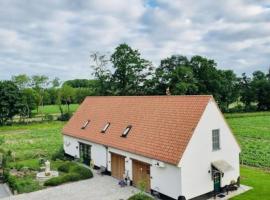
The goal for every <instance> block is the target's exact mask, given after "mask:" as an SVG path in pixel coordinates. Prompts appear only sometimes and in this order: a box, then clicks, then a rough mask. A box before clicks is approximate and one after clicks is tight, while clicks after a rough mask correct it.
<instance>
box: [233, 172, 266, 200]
mask: <svg viewBox="0 0 270 200" xmlns="http://www.w3.org/2000/svg"><path fill="white" fill-rule="evenodd" d="M241 184H244V185H248V186H251V187H253V189H252V190H250V191H248V192H245V193H243V194H241V195H239V196H236V197H234V198H232V200H257V199H258V200H260V199H261V200H270V173H269V172H266V171H262V170H259V169H254V168H250V167H241Z"/></svg>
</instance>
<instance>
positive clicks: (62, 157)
mask: <svg viewBox="0 0 270 200" xmlns="http://www.w3.org/2000/svg"><path fill="white" fill-rule="evenodd" d="M57 159H59V160H65V159H66V158H65V150H64V148H63V147H61V148H60V149H59V150H58V151H57V152H55V153H54V154H53V155H52V160H54V161H55V160H57Z"/></svg>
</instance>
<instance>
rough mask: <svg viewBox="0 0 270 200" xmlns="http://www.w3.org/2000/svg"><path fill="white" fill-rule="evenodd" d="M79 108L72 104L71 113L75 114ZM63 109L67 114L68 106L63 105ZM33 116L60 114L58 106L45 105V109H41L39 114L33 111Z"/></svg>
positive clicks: (70, 106)
mask: <svg viewBox="0 0 270 200" xmlns="http://www.w3.org/2000/svg"><path fill="white" fill-rule="evenodd" d="M78 107H79V104H70V105H69V109H70V112H75V111H76V110H77V108H78ZM62 108H63V109H64V111H65V112H67V110H68V108H67V106H66V105H63V106H62ZM32 112H33V114H41V113H43V114H58V113H60V110H59V107H58V105H45V106H44V107H39V112H38V113H37V110H33V111H32Z"/></svg>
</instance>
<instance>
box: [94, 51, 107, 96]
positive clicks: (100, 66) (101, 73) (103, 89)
mask: <svg viewBox="0 0 270 200" xmlns="http://www.w3.org/2000/svg"><path fill="white" fill-rule="evenodd" d="M90 58H91V61H92V63H91V67H92V69H93V70H94V72H93V73H92V75H94V77H95V78H96V80H97V84H96V91H95V93H96V95H103V96H104V95H108V94H110V93H111V92H110V88H111V86H110V80H111V72H110V70H108V69H107V65H108V63H109V59H108V58H107V56H106V55H105V54H100V53H98V52H95V53H92V54H91V55H90Z"/></svg>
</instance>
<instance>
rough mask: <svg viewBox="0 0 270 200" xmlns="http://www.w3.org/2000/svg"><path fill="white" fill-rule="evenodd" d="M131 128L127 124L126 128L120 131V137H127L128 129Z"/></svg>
mask: <svg viewBox="0 0 270 200" xmlns="http://www.w3.org/2000/svg"><path fill="white" fill-rule="evenodd" d="M131 128H132V126H131V125H128V126H127V128H126V129H125V130H124V132H123V133H122V135H121V137H127V135H128V133H129V131H130V129H131Z"/></svg>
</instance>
